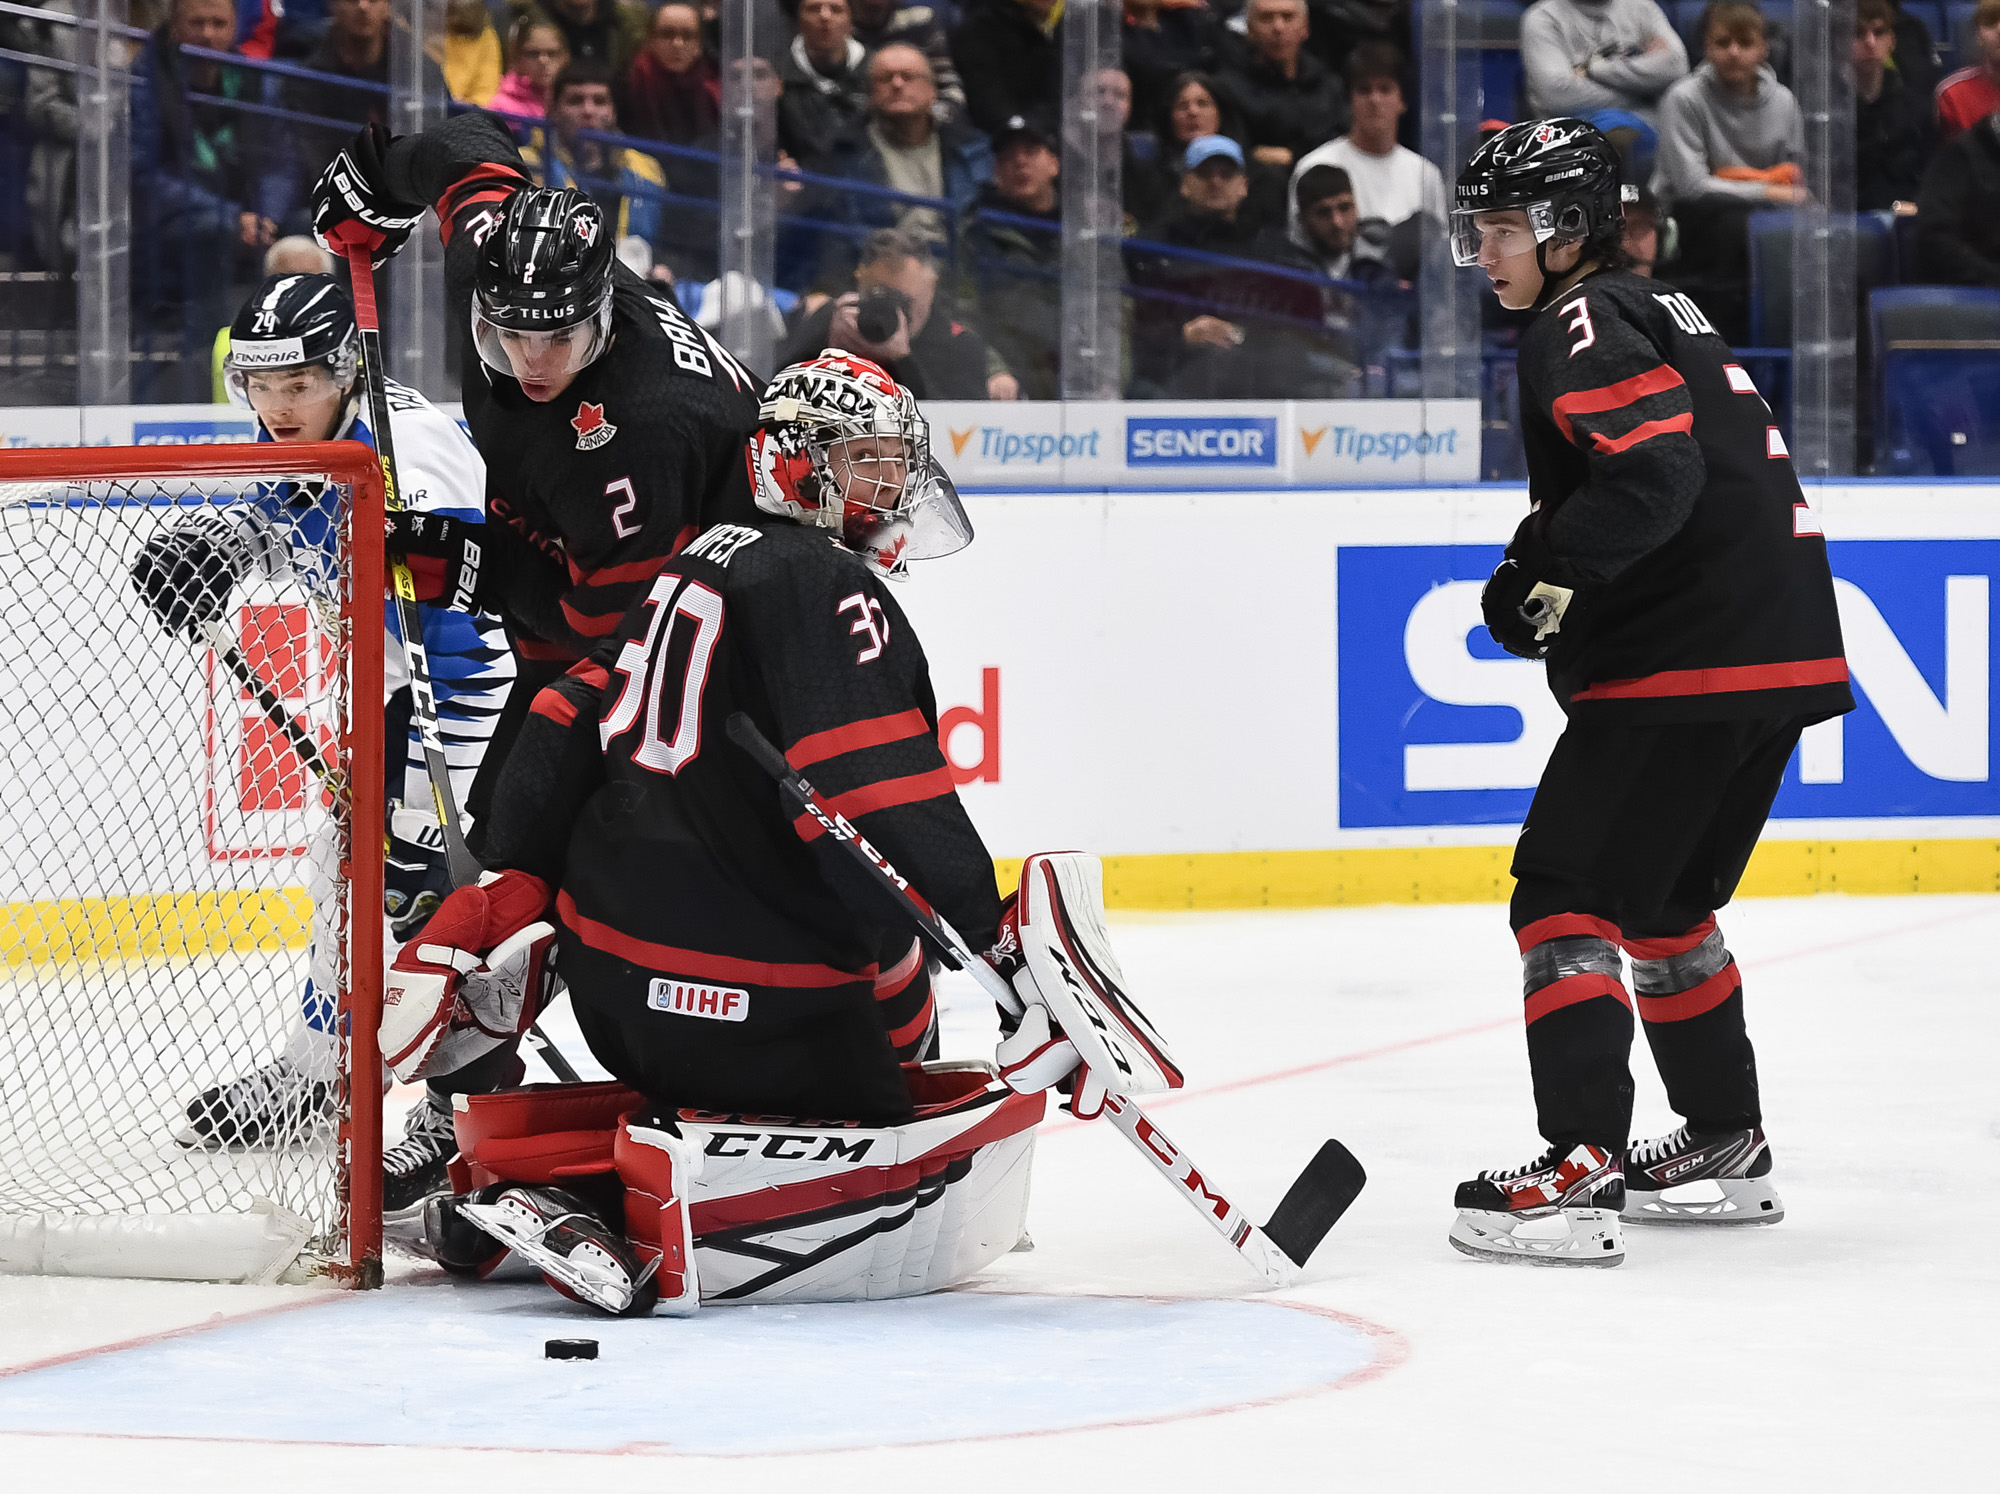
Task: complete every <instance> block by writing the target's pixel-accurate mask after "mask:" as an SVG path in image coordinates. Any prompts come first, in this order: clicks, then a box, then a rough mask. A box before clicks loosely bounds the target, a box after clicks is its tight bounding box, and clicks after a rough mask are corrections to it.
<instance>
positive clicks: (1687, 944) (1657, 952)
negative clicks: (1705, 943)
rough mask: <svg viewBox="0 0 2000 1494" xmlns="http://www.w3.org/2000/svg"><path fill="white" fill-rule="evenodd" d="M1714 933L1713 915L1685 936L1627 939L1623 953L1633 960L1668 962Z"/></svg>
mask: <svg viewBox="0 0 2000 1494" xmlns="http://www.w3.org/2000/svg"><path fill="white" fill-rule="evenodd" d="M1714 932H1715V915H1714V914H1713V913H1711V914H1709V916H1708V917H1706V918H1704V919H1703V920H1702V921H1701V922H1700V923H1698V924H1696V925H1695V926H1694V927H1693V928H1691V929H1689V930H1688V931H1687V932H1686V933H1685V934H1675V935H1674V936H1673V937H1672V938H1670V939H1627V940H1624V941H1623V942H1624V945H1625V951H1626V953H1627V954H1629V955H1631V956H1632V958H1633V959H1635V960H1670V959H1672V958H1673V957H1674V956H1675V955H1684V954H1686V953H1687V952H1688V951H1689V950H1691V949H1693V948H1694V947H1695V946H1696V945H1698V944H1700V943H1701V942H1702V940H1704V939H1706V938H1707V937H1708V936H1709V935H1710V934H1712V933H1714Z"/></svg>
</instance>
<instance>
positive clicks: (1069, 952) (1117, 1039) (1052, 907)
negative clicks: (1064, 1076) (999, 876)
mask: <svg viewBox="0 0 2000 1494" xmlns="http://www.w3.org/2000/svg"><path fill="white" fill-rule="evenodd" d="M1017 907H1018V909H1019V912H1018V918H1019V927H1020V937H1021V955H1022V958H1023V960H1024V962H1025V967H1026V968H1025V972H1024V973H1025V974H1027V975H1028V976H1030V977H1031V979H1032V986H1031V990H1032V996H1030V991H1029V990H1025V989H1022V988H1023V987H1024V986H1026V985H1028V984H1029V983H1028V982H1023V981H1022V980H1021V979H1020V978H1019V977H1016V989H1017V990H1020V991H1021V994H1022V995H1024V996H1030V999H1031V1000H1039V1002H1040V1003H1041V1004H1042V1005H1044V1006H1046V1007H1047V1008H1048V1011H1049V1015H1050V1016H1051V1017H1053V1018H1054V1019H1055V1025H1056V1026H1057V1027H1059V1028H1060V1029H1061V1030H1062V1032H1063V1034H1064V1036H1066V1037H1067V1038H1068V1039H1069V1041H1070V1042H1071V1043H1073V1044H1075V1046H1076V1051H1077V1055H1078V1056H1079V1057H1080V1058H1081V1059H1082V1061H1083V1063H1084V1065H1085V1066H1086V1067H1087V1068H1089V1069H1090V1070H1091V1072H1092V1074H1093V1075H1094V1076H1095V1078H1096V1080H1097V1081H1098V1083H1099V1084H1101V1085H1102V1086H1103V1087H1104V1088H1105V1089H1108V1090H1109V1091H1110V1092H1111V1093H1113V1094H1119V1095H1149V1094H1158V1093H1159V1092H1160V1091H1162V1090H1168V1089H1179V1088H1180V1087H1181V1085H1182V1084H1183V1083H1185V1082H1186V1081H1185V1080H1184V1078H1183V1077H1182V1074H1181V1071H1180V1068H1179V1067H1178V1066H1177V1065H1176V1064H1175V1063H1174V1060H1173V1055H1172V1054H1171V1053H1169V1052H1168V1051H1167V1045H1166V1040H1165V1039H1164V1038H1162V1037H1161V1036H1160V1034H1159V1032H1158V1031H1157V1030H1156V1029H1155V1028H1154V1026H1153V1024H1152V1023H1151V1022H1150V1021H1149V1020H1147V1017H1146V1014H1145V1013H1144V1012H1142V1011H1141V1010H1139V1006H1138V1003H1137V1002H1135V1001H1134V1000H1133V999H1132V997H1131V995H1130V994H1129V993H1128V992H1127V990H1126V988H1125V974H1124V972H1123V971H1122V970H1120V969H1119V968H1118V957H1117V956H1116V955H1115V954H1113V953H1112V952H1111V936H1110V934H1109V933H1108V932H1107V931H1106V929H1105V927H1104V863H1103V862H1102V861H1100V860H1098V859H1097V857H1095V856H1091V855H1087V854H1085V853H1083V852H1081V851H1058V852H1054V853H1044V854H1038V855H1034V856H1030V857H1029V858H1028V859H1027V860H1026V861H1025V862H1024V863H1023V864H1022V866H1021V890H1020V894H1019V900H1018V903H1017ZM1092 1113H1093V1114H1094V1113H1095V1111H1094V1110H1093V1111H1092Z"/></svg>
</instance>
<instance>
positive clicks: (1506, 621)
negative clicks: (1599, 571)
mask: <svg viewBox="0 0 2000 1494" xmlns="http://www.w3.org/2000/svg"><path fill="white" fill-rule="evenodd" d="M1535 517H1536V516H1535V515H1533V514H1530V515H1529V516H1528V518H1527V519H1526V521H1524V522H1523V523H1522V525H1521V527H1520V528H1519V529H1517V530H1515V531H1514V538H1513V540H1512V541H1511V542H1510V543H1509V544H1508V546H1507V558H1506V559H1505V560H1502V561H1501V562H1500V564H1499V565H1498V566H1496V567H1495V568H1494V571H1493V574H1492V575H1491V576H1489V577H1488V578H1487V581H1486V589H1485V590H1484V591H1482V592H1481V593H1480V594H1479V608H1480V611H1481V612H1482V613H1484V614H1485V617H1486V631H1487V632H1489V633H1491V634H1492V635H1493V641H1494V642H1495V643H1497V644H1499V645H1500V646H1501V647H1502V648H1504V649H1505V650H1507V652H1508V653H1510V654H1513V655H1514V656H1515V657H1517V658H1521V659H1546V658H1547V657H1548V654H1549V649H1550V648H1551V647H1553V644H1552V642H1551V640H1552V639H1553V638H1554V637H1555V635H1556V633H1557V632H1559V631H1560V630H1561V628H1562V620H1563V614H1564V612H1566V611H1567V610H1568V608H1569V605H1570V602H1571V600H1572V599H1573V598H1574V596H1575V594H1576V586H1575V580H1574V578H1573V577H1571V576H1570V575H1569V574H1568V570H1567V568H1566V567H1565V566H1564V565H1563V563H1562V562H1561V561H1560V560H1558V559H1556V557H1555V556H1553V555H1551V554H1550V553H1549V551H1548V547H1547V546H1546V545H1544V544H1543V543H1542V541H1541V536H1540V535H1538V534H1537V533H1536V532H1535Z"/></svg>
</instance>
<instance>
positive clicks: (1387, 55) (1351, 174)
mask: <svg viewBox="0 0 2000 1494" xmlns="http://www.w3.org/2000/svg"><path fill="white" fill-rule="evenodd" d="M1347 81H1348V88H1349V89H1350V90H1351V92H1352V94H1353V108H1354V128H1353V130H1352V131H1351V132H1350V133H1348V134H1346V135H1343V136H1341V137H1340V138H1339V139H1338V140H1334V141H1331V142H1329V143H1328V144H1326V145H1322V146H1321V147H1320V148H1319V149H1318V150H1314V151H1308V152H1307V153H1306V154H1305V155H1304V156H1302V157H1301V158H1300V160H1299V164H1298V165H1297V166H1296V167H1295V168H1294V169H1293V171H1292V182H1293V185H1294V187H1295V188H1296V186H1297V183H1298V182H1299V180H1300V179H1301V178H1302V177H1303V176H1304V175H1305V173H1306V172H1307V171H1310V170H1311V169H1312V168H1313V167H1315V166H1338V167H1340V169H1341V170H1343V171H1345V172H1346V173H1347V175H1348V178H1349V180H1351V181H1352V182H1353V183H1354V201H1355V204H1356V206H1357V207H1358V208H1359V210H1360V214H1361V223H1362V230H1361V241H1360V244H1359V246H1358V248H1357V252H1358V253H1359V254H1360V255H1361V256H1362V257H1363V258H1364V259H1383V258H1387V257H1388V249H1387V246H1388V244H1389V240H1390V235H1391V234H1392V233H1393V232H1394V230H1395V229H1396V228H1397V227H1398V226H1399V225H1401V224H1404V223H1407V222H1409V221H1410V220H1411V219H1413V218H1415V217H1416V216H1417V214H1419V213H1428V214H1430V215H1431V217H1433V218H1435V219H1436V220H1437V221H1438V222H1439V223H1440V224H1441V223H1443V222H1444V220H1445V200H1444V179H1443V178H1442V177H1440V176H1439V175H1438V169H1437V167H1435V166H1433V165H1432V164H1431V163H1430V162H1429V161H1426V160H1425V159H1424V158H1423V157H1422V156H1420V155H1418V154H1417V153H1416V152H1415V151H1413V150H1411V149H1410V148H1409V147H1408V146H1406V145H1398V144H1397V143H1396V126H1397V124H1398V122H1399V121H1400V120H1401V119H1402V117H1403V112H1404V110H1405V108H1406V107H1407V106H1406V105H1405V104H1404V102H1403V59H1402V57H1401V56H1400V55H1398V53H1397V51H1396V49H1395V48H1394V47H1392V46H1390V45H1389V44H1388V43H1387V42H1371V43H1369V44H1368V45H1366V46H1361V47H1356V48H1355V49H1354V55H1353V56H1351V57H1350V58H1348V60H1347Z"/></svg>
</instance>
